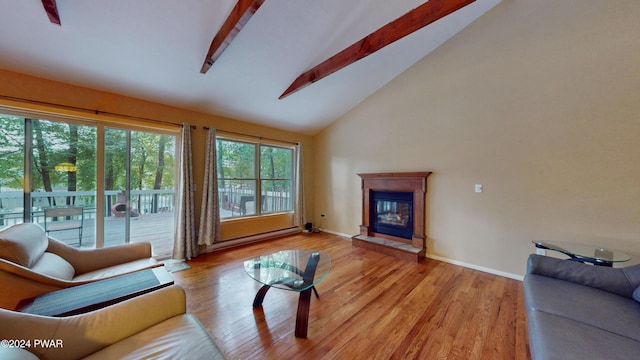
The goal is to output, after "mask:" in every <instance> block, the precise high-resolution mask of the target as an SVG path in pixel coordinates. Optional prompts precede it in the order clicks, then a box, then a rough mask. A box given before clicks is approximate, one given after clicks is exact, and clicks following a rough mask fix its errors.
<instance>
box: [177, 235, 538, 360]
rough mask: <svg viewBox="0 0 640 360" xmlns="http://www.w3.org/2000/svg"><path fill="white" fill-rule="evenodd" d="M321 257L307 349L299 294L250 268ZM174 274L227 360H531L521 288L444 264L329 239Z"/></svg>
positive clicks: (278, 245) (251, 250)
mask: <svg viewBox="0 0 640 360" xmlns="http://www.w3.org/2000/svg"><path fill="white" fill-rule="evenodd" d="M292 248H302V249H320V250H324V251H326V252H328V253H329V255H330V256H331V261H332V264H331V271H330V273H329V275H328V276H327V278H326V279H325V280H324V281H323V282H321V283H320V284H319V285H318V286H317V289H318V292H319V293H320V299H316V298H315V297H312V300H311V310H310V313H309V330H308V338H307V339H299V338H296V337H294V334H293V332H294V328H295V316H296V308H297V301H298V294H297V293H294V292H290V291H283V290H278V289H271V290H270V291H269V293H268V294H267V296H266V297H265V300H264V303H263V306H262V308H258V309H256V310H255V311H254V309H253V308H252V302H253V298H254V296H255V294H256V292H257V291H258V289H259V288H260V284H258V283H257V282H256V281H254V280H252V279H251V278H249V276H248V275H247V274H246V273H245V272H244V269H243V262H244V260H247V259H249V258H252V257H255V256H258V255H261V254H266V253H270V252H274V251H278V250H283V249H292ZM189 265H190V266H191V269H189V270H185V271H181V272H176V273H173V275H174V278H175V279H176V283H177V284H180V285H181V286H182V287H184V288H185V290H186V292H187V307H188V311H189V312H191V313H193V314H195V315H196V316H197V318H198V319H199V320H200V321H201V322H202V323H203V324H204V326H205V327H206V328H207V330H208V331H209V333H210V334H211V335H212V336H213V338H214V340H215V342H216V343H217V344H218V346H219V347H220V349H221V350H222V351H223V352H224V354H225V356H226V357H227V358H228V359H530V356H529V347H528V341H527V330H526V318H525V313H524V302H523V290H522V284H521V283H520V282H519V281H517V280H512V279H507V278H503V277H500V276H496V275H491V274H487V273H483V272H480V271H476V270H471V269H467V268H463V267H459V266H455V265H451V264H447V263H443V262H439V261H435V260H430V259H427V260H426V261H425V262H424V263H421V264H413V263H409V262H405V261H402V260H397V259H395V258H392V257H389V256H385V255H382V254H378V253H375V252H371V251H368V250H364V249H360V248H355V247H352V246H351V241H350V239H345V238H342V237H339V236H335V235H331V234H327V233H315V234H300V235H295V236H290V237H286V238H281V239H276V240H271V241H266V242H260V243H256V244H253V245H248V246H244V247H241V248H235V249H231V250H226V251H224V252H218V253H213V254H204V255H200V256H198V257H197V258H196V259H194V260H192V261H190V262H189Z"/></svg>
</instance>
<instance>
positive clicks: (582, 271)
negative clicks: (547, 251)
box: [527, 254, 640, 298]
mask: <svg viewBox="0 0 640 360" xmlns="http://www.w3.org/2000/svg"><path fill="white" fill-rule="evenodd" d="M527 273H528V274H534V275H542V276H547V277H552V278H556V279H560V280H565V281H570V282H573V283H576V284H581V285H585V286H590V287H593V288H596V289H600V290H605V291H608V292H611V293H614V294H617V295H621V296H624V297H628V298H631V297H632V294H633V291H634V290H635V289H636V288H637V287H638V286H640V265H634V266H629V267H626V268H610V267H604V266H591V265H586V264H583V263H580V262H577V261H569V260H562V259H557V258H553V257H548V256H541V255H536V254H531V255H529V261H528V262H527Z"/></svg>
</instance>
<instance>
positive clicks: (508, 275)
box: [322, 229, 524, 281]
mask: <svg viewBox="0 0 640 360" xmlns="http://www.w3.org/2000/svg"><path fill="white" fill-rule="evenodd" d="M322 231H323V232H326V233H329V234H333V235H336V236H342V237H345V238H347V239H349V240H351V237H352V236H354V235H349V234H343V233H339V232H336V231H331V230H327V229H322ZM427 259H433V260H438V261H442V262H446V263H448V264H452V265H457V266H462V267H466V268H469V269H473V270H478V271H482V272H486V273H489V274H493V275H498V276H502V277H506V278H509V279H514V280H518V281H522V280H523V279H524V276H522V275H516V274H512V273H508V272H504V271H500V270H496V269H491V268H488V267H484V266H478V265H474V264H469V263H466V262H462V261H458V260H453V259H449V258H445V257H442V256H437V255H431V254H427Z"/></svg>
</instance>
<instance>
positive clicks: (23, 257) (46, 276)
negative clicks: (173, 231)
mask: <svg viewBox="0 0 640 360" xmlns="http://www.w3.org/2000/svg"><path fill="white" fill-rule="evenodd" d="M156 266H162V264H161V263H159V262H158V261H156V260H155V259H154V258H152V257H151V245H150V244H149V243H134V244H123V245H119V246H113V247H108V248H100V249H77V248H74V247H71V246H67V245H66V244H64V243H62V242H60V241H57V240H55V239H53V238H49V237H47V236H46V234H45V232H44V230H43V229H42V228H41V227H40V226H39V225H36V224H31V223H24V224H18V225H13V226H11V227H8V228H6V229H3V230H1V231H0V294H2V296H1V297H0V307H2V308H5V309H15V307H16V305H17V304H18V302H19V301H20V300H22V299H28V298H32V297H35V296H38V295H40V294H45V293H48V292H52V291H56V290H60V289H64V288H68V287H71V286H76V285H80V284H86V283H88V282H91V281H95V280H99V279H104V278H108V277H113V276H117V275H122V274H126V273H130V272H133V271H138V270H142V269H148V268H152V267H156Z"/></svg>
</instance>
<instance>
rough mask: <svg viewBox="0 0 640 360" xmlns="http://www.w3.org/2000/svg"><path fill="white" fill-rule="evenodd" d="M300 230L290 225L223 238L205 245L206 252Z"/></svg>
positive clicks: (295, 232) (290, 233) (300, 230)
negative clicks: (247, 234)
mask: <svg viewBox="0 0 640 360" xmlns="http://www.w3.org/2000/svg"><path fill="white" fill-rule="evenodd" d="M300 232H302V229H301V228H300V227H297V226H296V227H291V228H286V229H281V230H274V231H269V232H265V233H260V234H255V235H249V236H243V237H238V238H234V239H229V240H224V241H221V242H218V243H215V244H213V245H211V246H208V247H207V252H211V251H214V250H221V249H227V248H231V247H236V246H241V245H246V244H250V243H254V242H258V241H264V240H270V239H274V238H278V237H281V236H287V235H293V234H297V233H300Z"/></svg>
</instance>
